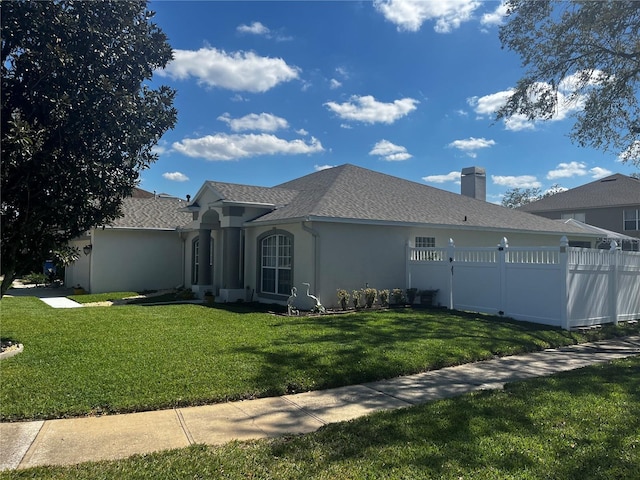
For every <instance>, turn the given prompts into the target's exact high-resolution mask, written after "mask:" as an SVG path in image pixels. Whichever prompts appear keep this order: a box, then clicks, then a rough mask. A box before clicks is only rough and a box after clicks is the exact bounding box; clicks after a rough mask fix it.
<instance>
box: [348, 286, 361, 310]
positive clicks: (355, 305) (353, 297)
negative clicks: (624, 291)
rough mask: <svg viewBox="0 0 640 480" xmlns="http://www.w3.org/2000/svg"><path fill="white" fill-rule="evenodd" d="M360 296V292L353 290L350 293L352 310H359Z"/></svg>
mask: <svg viewBox="0 0 640 480" xmlns="http://www.w3.org/2000/svg"><path fill="white" fill-rule="evenodd" d="M361 295H362V290H354V291H353V292H351V301H352V302H353V308H359V307H361V306H362V301H361V298H360V296H361Z"/></svg>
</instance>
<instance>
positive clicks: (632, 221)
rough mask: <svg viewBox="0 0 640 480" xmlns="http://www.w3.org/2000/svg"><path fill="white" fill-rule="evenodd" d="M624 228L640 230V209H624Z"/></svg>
mask: <svg viewBox="0 0 640 480" xmlns="http://www.w3.org/2000/svg"><path fill="white" fill-rule="evenodd" d="M624 229H625V230H640V209H638V208H636V209H632V210H625V211H624Z"/></svg>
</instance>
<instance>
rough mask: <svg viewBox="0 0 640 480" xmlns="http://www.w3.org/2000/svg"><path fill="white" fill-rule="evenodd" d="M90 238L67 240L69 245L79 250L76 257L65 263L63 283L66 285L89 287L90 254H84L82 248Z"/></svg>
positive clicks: (88, 288)
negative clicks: (68, 263)
mask: <svg viewBox="0 0 640 480" xmlns="http://www.w3.org/2000/svg"><path fill="white" fill-rule="evenodd" d="M90 243H91V239H90V238H89V237H87V238H84V239H79V240H73V241H71V242H69V245H70V246H71V247H75V248H77V249H78V250H79V251H80V256H79V257H78V259H77V260H76V261H75V262H73V263H72V264H70V265H67V267H66V268H65V273H64V283H65V286H67V287H75V286H78V285H79V286H81V287H82V288H84V289H86V290H87V291H88V290H90V289H91V285H90V284H89V272H90V271H91V255H85V254H84V252H83V251H82V248H83V247H85V246H87V245H89V244H90Z"/></svg>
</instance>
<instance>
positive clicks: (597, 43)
mask: <svg viewBox="0 0 640 480" xmlns="http://www.w3.org/2000/svg"><path fill="white" fill-rule="evenodd" d="M507 15H508V18H507V23H505V25H503V26H502V27H501V28H500V40H501V42H502V45H503V48H504V47H506V48H508V49H510V50H513V51H515V52H516V53H518V54H519V55H520V57H521V58H522V62H523V65H524V67H525V68H527V70H526V72H525V74H524V76H523V77H522V78H521V79H520V80H519V81H518V83H517V85H516V87H515V90H514V92H513V94H512V95H511V97H510V98H509V100H508V101H507V103H506V105H504V106H503V107H502V108H501V109H500V110H499V111H498V112H497V118H498V119H507V118H509V117H511V116H514V115H524V116H525V117H526V118H528V119H529V120H536V119H550V118H552V117H554V115H558V114H559V113H560V112H566V111H567V107H568V106H571V107H572V108H570V110H573V112H574V113H573V114H572V115H573V116H574V117H575V120H576V122H575V124H574V126H573V129H572V131H571V134H570V138H571V139H572V141H575V142H577V143H578V144H579V145H580V146H583V147H584V146H591V147H594V148H597V149H602V150H603V151H608V150H614V151H616V153H619V154H620V157H621V159H622V160H623V161H628V160H631V161H632V162H633V163H634V164H636V165H640V105H639V97H638V83H639V82H640V41H639V40H638V39H639V38H640V37H639V33H638V32H640V2H637V1H575V0H574V1H566V0H563V1H557V0H540V1H529V0H508V1H507Z"/></svg>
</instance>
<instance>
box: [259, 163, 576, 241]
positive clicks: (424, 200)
mask: <svg viewBox="0 0 640 480" xmlns="http://www.w3.org/2000/svg"><path fill="white" fill-rule="evenodd" d="M277 189H284V190H285V191H297V192H298V194H297V195H296V196H295V198H293V199H292V200H291V201H290V202H289V203H288V204H287V205H286V206H284V207H282V208H278V209H276V210H273V211H272V212H270V213H267V214H266V215H263V216H262V217H259V218H257V219H255V220H253V222H252V223H263V222H271V221H282V220H289V219H301V218H307V217H313V218H315V219H327V220H331V219H350V220H354V221H373V222H380V221H382V222H398V223H412V224H433V225H444V226H461V227H462V226H464V227H476V228H495V229H501V230H529V231H532V230H533V231H539V232H554V233H556V232H557V233H584V232H583V231H581V230H580V229H577V228H576V227H573V226H571V225H564V224H559V223H558V222H555V221H553V220H549V219H546V218H543V217H539V216H535V215H531V214H527V213H524V212H518V211H515V210H512V209H508V208H505V207H502V206H499V205H494V204H492V203H487V202H484V201H480V200H476V199H473V198H469V197H465V196H462V195H458V194H455V193H451V192H447V191H444V190H440V189H438V188H434V187H430V186H427V185H422V184H419V183H415V182H411V181H408V180H404V179H401V178H398V177H393V176H390V175H385V174H382V173H378V172H374V171H372V170H368V169H365V168H361V167H357V166H354V165H349V164H346V165H341V166H339V167H334V168H331V169H326V170H321V171H319V172H316V173H312V174H310V175H306V176H304V177H301V178H298V179H295V180H292V181H290V182H286V183H283V184H281V185H278V186H277Z"/></svg>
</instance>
